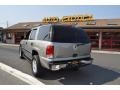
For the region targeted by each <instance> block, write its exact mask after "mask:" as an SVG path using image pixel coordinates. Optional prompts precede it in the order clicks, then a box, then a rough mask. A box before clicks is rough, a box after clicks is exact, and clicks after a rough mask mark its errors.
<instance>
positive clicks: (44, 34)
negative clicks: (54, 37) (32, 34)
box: [37, 26, 50, 41]
mask: <svg viewBox="0 0 120 90" xmlns="http://www.w3.org/2000/svg"><path fill="white" fill-rule="evenodd" d="M49 32H50V26H42V27H40V29H39V32H38V36H37V39H38V40H45V41H50V37H49Z"/></svg>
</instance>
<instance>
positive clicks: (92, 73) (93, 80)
mask: <svg viewBox="0 0 120 90" xmlns="http://www.w3.org/2000/svg"><path fill="white" fill-rule="evenodd" d="M118 77H120V73H117V72H115V71H112V70H108V69H106V68H103V67H100V66H98V65H89V66H86V67H83V68H80V70H79V71H73V70H68V69H64V70H60V71H55V72H50V71H47V72H46V75H45V76H44V77H43V78H42V79H43V80H57V81H59V82H60V83H61V84H64V85H90V84H93V85H101V84H104V83H106V82H110V81H113V80H114V79H116V78H118Z"/></svg>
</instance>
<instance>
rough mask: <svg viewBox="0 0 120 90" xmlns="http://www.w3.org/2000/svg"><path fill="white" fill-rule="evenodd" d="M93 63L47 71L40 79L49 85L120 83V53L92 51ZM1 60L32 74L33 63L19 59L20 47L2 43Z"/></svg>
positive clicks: (0, 46)
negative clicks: (77, 67)
mask: <svg viewBox="0 0 120 90" xmlns="http://www.w3.org/2000/svg"><path fill="white" fill-rule="evenodd" d="M92 57H93V58H94V62H93V65H90V66H86V67H83V68H80V70H79V71H73V70H68V69H64V70H60V71H56V72H51V71H46V72H44V73H45V75H44V77H42V78H37V79H38V80H39V81H41V82H43V83H44V84H47V85H61V84H62V85H90V84H92V85H103V84H107V85H120V55H119V54H116V55H115V54H102V53H92ZM0 62H2V63H4V64H6V65H9V66H11V67H13V68H15V69H17V70H19V71H22V72H23V73H26V74H29V75H31V76H32V71H31V64H30V62H29V61H27V60H22V59H19V54H18V47H16V46H4V45H0Z"/></svg>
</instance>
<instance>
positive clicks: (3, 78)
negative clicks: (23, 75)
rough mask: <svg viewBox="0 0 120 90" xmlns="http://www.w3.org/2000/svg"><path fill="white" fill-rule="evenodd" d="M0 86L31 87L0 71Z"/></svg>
mask: <svg viewBox="0 0 120 90" xmlns="http://www.w3.org/2000/svg"><path fill="white" fill-rule="evenodd" d="M0 85H29V84H27V83H26V82H23V81H22V80H20V79H18V78H16V77H14V76H12V75H10V74H9V73H7V72H5V71H3V70H1V69H0Z"/></svg>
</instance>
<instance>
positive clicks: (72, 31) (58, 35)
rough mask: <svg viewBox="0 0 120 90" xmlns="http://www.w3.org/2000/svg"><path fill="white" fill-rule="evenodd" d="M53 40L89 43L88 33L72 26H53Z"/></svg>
mask: <svg viewBox="0 0 120 90" xmlns="http://www.w3.org/2000/svg"><path fill="white" fill-rule="evenodd" d="M52 41H53V42H60V43H89V39H88V36H87V34H86V33H85V32H84V31H83V30H81V29H78V28H75V27H71V26H60V25H58V26H57V25H55V26H53V39H52Z"/></svg>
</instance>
